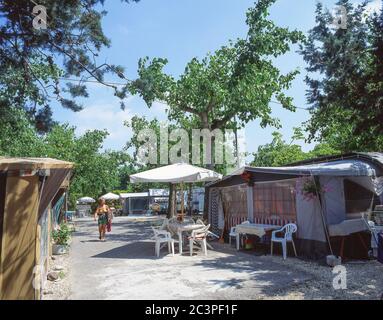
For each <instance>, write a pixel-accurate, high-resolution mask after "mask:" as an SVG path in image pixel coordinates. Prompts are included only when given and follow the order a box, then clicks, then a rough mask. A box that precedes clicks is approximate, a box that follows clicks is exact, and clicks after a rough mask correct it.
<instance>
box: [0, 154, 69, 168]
mask: <svg viewBox="0 0 383 320" xmlns="http://www.w3.org/2000/svg"><path fill="white" fill-rule="evenodd" d="M72 167H73V163H71V162H67V161H62V160H57V159H52V158H7V157H0V171H7V170H39V169H71V168H72Z"/></svg>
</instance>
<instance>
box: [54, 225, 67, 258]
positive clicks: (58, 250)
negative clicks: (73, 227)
mask: <svg viewBox="0 0 383 320" xmlns="http://www.w3.org/2000/svg"><path fill="white" fill-rule="evenodd" d="M70 236H71V231H70V229H69V227H68V225H67V224H66V223H62V224H61V225H60V226H59V227H58V228H57V229H56V230H53V232H52V238H53V240H54V242H55V243H54V244H53V246H52V253H53V254H54V255H60V254H65V253H67V252H68V245H69V240H70Z"/></svg>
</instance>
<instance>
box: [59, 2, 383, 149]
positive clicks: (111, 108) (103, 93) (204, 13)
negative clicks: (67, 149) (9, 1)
mask: <svg viewBox="0 0 383 320" xmlns="http://www.w3.org/2000/svg"><path fill="white" fill-rule="evenodd" d="M321 2H322V3H323V4H324V5H325V6H326V7H328V8H330V9H331V8H333V7H334V4H335V2H336V1H333V0H325V1H321ZM355 2H358V1H355ZM253 3H254V1H252V0H251V1H250V0H161V1H159V0H141V2H139V3H136V4H135V3H132V4H125V3H121V2H120V1H116V0H113V1H112V0H109V1H105V9H106V10H107V11H108V15H107V16H106V17H105V18H104V20H103V27H104V31H105V34H106V35H107V36H108V37H109V38H110V39H111V41H112V45H111V47H110V48H108V49H105V50H103V51H102V53H101V55H100V57H99V62H100V63H102V62H104V61H106V62H109V63H113V64H120V65H122V66H124V67H125V68H126V75H127V76H128V77H129V78H134V77H136V70H137V61H138V59H139V58H141V57H144V56H149V57H151V58H152V57H164V58H168V60H169V64H168V66H167V67H166V71H167V72H168V73H171V74H172V75H173V76H175V77H177V76H178V75H179V74H180V73H182V72H183V70H184V67H185V65H186V63H187V62H188V61H189V60H190V59H191V58H193V57H203V56H204V55H205V54H206V53H207V52H209V51H214V50H215V49H217V48H219V47H220V46H221V45H224V44H226V43H227V41H228V40H229V39H235V38H237V37H244V35H245V34H246V31H247V26H246V23H245V13H246V10H247V8H249V7H251V6H252V5H253ZM315 3H316V1H315V0H278V1H277V2H276V4H274V5H273V6H272V8H271V11H270V14H271V16H270V17H271V19H272V20H273V21H275V22H276V23H277V24H278V25H280V26H286V27H289V28H291V29H295V28H296V29H299V30H301V31H303V32H307V31H308V30H309V29H310V28H312V27H313V26H314V21H315V15H314V10H315ZM379 5H380V0H375V1H374V2H373V3H372V5H371V6H372V7H375V8H376V7H378V6H379ZM296 49H297V48H296V47H295V48H293V50H292V52H290V53H289V54H286V55H285V56H283V57H280V58H278V59H277V60H276V65H277V66H278V67H279V68H280V69H281V71H282V72H288V71H291V70H293V69H295V68H299V70H300V71H301V74H300V75H299V76H298V77H297V78H296V80H295V81H294V83H293V86H292V88H291V90H289V92H288V93H289V94H290V96H292V97H293V98H294V102H295V105H296V106H298V107H307V105H306V100H305V91H306V86H305V83H304V77H305V75H306V72H305V64H304V61H303V59H302V57H301V56H300V55H299V54H297V53H296V52H295V51H296ZM89 91H90V97H89V98H88V99H86V100H83V104H84V110H83V111H81V112H78V113H74V112H71V111H68V110H64V109H63V108H61V107H60V106H56V105H55V106H54V117H55V118H56V119H57V120H58V121H60V122H68V123H70V124H71V125H74V126H76V127H77V132H78V133H79V134H82V133H83V132H85V131H86V130H89V129H107V130H108V131H109V133H110V136H109V137H108V138H107V140H106V141H105V145H104V148H106V149H120V148H121V147H122V146H124V144H125V143H126V142H127V141H128V140H129V137H130V136H131V132H130V131H129V129H128V128H126V127H124V125H123V122H124V121H126V120H129V119H130V118H131V117H132V116H133V115H135V114H139V115H145V116H147V117H148V118H152V117H157V118H159V119H166V114H165V106H164V105H161V104H158V103H157V104H155V105H154V106H153V107H152V108H151V109H148V108H147V106H146V105H145V103H144V102H143V101H142V100H141V99H140V98H139V97H130V98H128V99H127V103H126V105H127V108H126V109H125V111H122V110H121V109H120V105H119V101H118V99H116V98H115V97H114V96H113V91H112V90H111V89H108V88H106V87H103V86H101V85H98V84H91V85H90V86H89ZM271 106H272V109H273V115H274V116H276V117H278V118H279V119H280V120H281V123H282V128H281V129H280V130H279V131H280V132H281V133H282V134H283V136H284V137H285V138H286V140H289V139H290V137H291V134H292V128H293V127H296V126H300V125H301V123H302V122H304V121H306V120H308V118H309V114H308V112H307V111H305V110H300V109H298V110H297V111H296V112H295V113H292V112H289V111H286V110H284V109H282V108H281V107H280V106H279V105H276V104H272V105H271ZM273 131H276V129H275V128H266V129H262V128H260V127H259V122H258V121H254V122H251V123H249V124H248V125H247V126H246V129H245V136H246V142H247V151H248V152H254V151H256V149H257V147H258V146H259V145H262V144H265V143H268V142H270V141H271V133H272V132H273ZM302 146H303V148H304V150H309V149H310V148H312V145H306V144H303V142H302Z"/></svg>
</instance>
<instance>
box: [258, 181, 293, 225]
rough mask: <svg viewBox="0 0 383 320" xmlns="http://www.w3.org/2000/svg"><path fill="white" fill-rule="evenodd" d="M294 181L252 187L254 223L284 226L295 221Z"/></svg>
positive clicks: (259, 184) (260, 184)
mask: <svg viewBox="0 0 383 320" xmlns="http://www.w3.org/2000/svg"><path fill="white" fill-rule="evenodd" d="M295 183H296V182H295V180H288V181H279V182H267V183H258V184H257V183H256V184H255V185H254V190H253V192H254V196H253V198H254V221H256V222H257V223H272V224H285V223H288V222H294V221H296V216H297V213H296V205H295V198H296V192H295Z"/></svg>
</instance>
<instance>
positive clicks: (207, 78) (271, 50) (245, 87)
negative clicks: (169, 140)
mask: <svg viewBox="0 0 383 320" xmlns="http://www.w3.org/2000/svg"><path fill="white" fill-rule="evenodd" d="M274 2H275V0H260V1H258V2H257V4H256V5H255V7H254V8H250V9H249V11H248V12H247V20H246V22H247V25H248V27H249V30H248V34H247V38H246V39H238V40H236V41H230V43H229V44H228V45H226V46H223V47H222V48H220V49H219V50H217V51H215V52H214V54H208V55H207V56H206V57H205V58H204V59H202V60H199V59H197V58H194V59H192V60H191V61H190V62H189V63H188V64H187V66H186V68H185V72H184V73H183V74H182V75H180V77H179V78H178V79H175V78H173V77H172V76H171V75H168V74H166V73H164V71H163V68H164V66H165V65H166V64H167V62H168V61H167V60H166V59H162V58H154V59H153V60H150V61H149V59H148V58H144V59H140V61H139V67H138V74H139V78H138V79H136V80H135V81H132V82H130V83H128V85H127V86H126V88H124V90H127V91H129V92H131V93H132V94H139V95H140V96H141V97H142V98H143V99H144V100H145V102H146V103H147V105H148V106H149V107H150V106H151V105H152V104H153V102H154V101H156V100H160V101H162V102H164V103H166V104H167V105H168V106H169V110H168V117H169V119H170V120H173V121H175V123H177V124H179V125H181V126H184V125H185V124H187V126H188V127H194V128H204V129H209V130H214V129H224V128H226V129H229V128H232V129H235V128H237V127H241V126H243V125H245V124H246V123H247V122H249V121H251V120H255V119H260V120H261V126H262V127H265V126H267V125H273V126H279V121H278V120H277V119H274V118H273V117H272V116H271V108H270V107H269V103H270V101H271V99H272V98H273V97H275V99H276V100H278V101H279V102H280V103H281V104H282V105H283V107H284V108H286V109H288V110H291V111H293V110H294V109H295V108H294V106H293V103H292V98H290V97H288V96H286V95H285V93H284V91H285V90H286V89H288V88H289V87H290V84H291V81H292V80H293V79H294V77H295V76H296V74H297V73H298V71H297V70H295V71H292V72H289V73H288V74H285V75H284V74H281V72H280V71H279V70H278V68H277V67H275V66H274V65H273V62H272V61H271V58H276V57H278V56H280V55H283V54H285V53H286V52H288V51H289V49H290V46H291V45H292V44H295V43H297V42H299V41H300V40H302V39H303V35H302V33H301V32H298V31H289V30H288V29H287V28H281V27H278V26H276V25H275V24H274V23H273V22H272V21H270V20H268V19H267V16H268V9H269V7H270V5H271V4H272V3H274Z"/></svg>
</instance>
